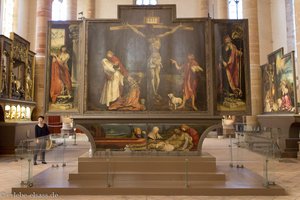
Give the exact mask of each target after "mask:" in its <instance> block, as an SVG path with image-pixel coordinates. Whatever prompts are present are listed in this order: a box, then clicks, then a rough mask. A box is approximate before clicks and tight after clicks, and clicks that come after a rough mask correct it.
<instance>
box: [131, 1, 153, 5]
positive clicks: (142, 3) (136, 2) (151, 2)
mask: <svg viewBox="0 0 300 200" xmlns="http://www.w3.org/2000/svg"><path fill="white" fill-rule="evenodd" d="M135 4H136V5H157V0H136V1H135Z"/></svg>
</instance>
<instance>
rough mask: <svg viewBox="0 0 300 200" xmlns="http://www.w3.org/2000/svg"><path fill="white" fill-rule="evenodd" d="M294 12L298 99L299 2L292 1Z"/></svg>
mask: <svg viewBox="0 0 300 200" xmlns="http://www.w3.org/2000/svg"><path fill="white" fill-rule="evenodd" d="M294 9H295V10H294V11H295V25H296V39H297V41H296V48H297V55H296V57H297V60H296V76H297V97H298V101H299V99H300V88H299V77H300V70H299V69H298V68H299V67H300V1H299V0H295V1H294Z"/></svg>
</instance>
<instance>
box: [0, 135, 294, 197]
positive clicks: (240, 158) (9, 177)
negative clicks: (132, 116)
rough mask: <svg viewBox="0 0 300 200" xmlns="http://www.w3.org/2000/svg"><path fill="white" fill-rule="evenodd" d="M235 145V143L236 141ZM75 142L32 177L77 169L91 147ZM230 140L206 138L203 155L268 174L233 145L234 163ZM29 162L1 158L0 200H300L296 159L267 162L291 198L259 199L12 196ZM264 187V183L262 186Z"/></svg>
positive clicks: (255, 156)
mask: <svg viewBox="0 0 300 200" xmlns="http://www.w3.org/2000/svg"><path fill="white" fill-rule="evenodd" d="M233 142H235V141H233ZM72 143H73V141H69V143H68V144H69V146H68V148H69V149H68V151H66V153H65V156H64V160H63V159H62V156H61V154H62V152H60V151H56V150H55V149H54V150H52V151H50V152H48V153H47V156H46V157H47V161H48V164H47V165H42V164H39V165H37V166H34V168H33V174H38V173H40V172H41V171H44V170H45V169H47V168H49V167H52V165H53V164H54V165H55V166H56V164H59V167H61V163H62V162H65V163H66V164H67V165H69V166H70V165H74V166H76V163H77V162H76V161H77V157H78V156H79V155H81V154H83V153H85V152H87V151H88V149H89V144H88V142H87V141H86V139H85V138H84V137H79V141H78V145H76V146H75V145H74V146H73V145H72ZM229 144H230V140H229V139H220V140H219V139H215V138H207V139H206V140H205V142H204V147H203V148H204V151H205V152H208V153H210V154H212V155H213V156H215V157H216V158H217V163H219V164H224V163H225V164H230V163H232V164H233V166H234V167H236V165H237V164H238V165H244V166H245V167H246V168H248V169H251V170H252V171H255V172H256V173H258V174H260V175H262V176H263V175H264V174H265V163H266V162H265V161H266V156H264V155H263V154H260V153H255V152H252V151H249V150H248V149H246V148H238V147H237V146H236V145H233V149H232V158H233V159H232V161H231V159H230V158H231V156H230V155H231V153H230V152H231V151H230V148H229ZM25 164H26V160H25V161H24V160H23V161H20V160H19V161H16V158H15V157H13V156H2V157H0V200H2V199H3V200H9V199H70V200H77V199H84V200H92V199H93V200H94V199H104V200H114V199H115V200H135V199H138V200H198V199H199V200H201V199H213V200H223V199H224V200H227V199H228V200H229V199H230V200H235V199H241V200H254V199H262V200H264V199H266V200H269V199H270V200H271V199H272V200H273V199H274V200H277V199H278V200H280V199H286V200H296V199H299V200H300V164H299V161H298V160H297V159H276V158H272V159H269V160H268V169H269V173H268V175H269V179H270V181H275V182H276V184H278V185H280V186H282V187H284V188H285V189H286V190H287V192H288V196H278V197H276V196H274V197H260V196H246V197H245V196H242V197H239V196H229V197H222V196H213V197H212V196H210V197H206V196H56V195H55V194H53V196H44V197H39V196H20V195H18V194H15V195H12V194H11V188H12V187H13V186H16V185H18V184H20V182H21V180H22V179H24V177H25V175H26V174H27V168H26V167H24V166H25ZM262 184H263V183H262Z"/></svg>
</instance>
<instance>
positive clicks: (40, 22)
mask: <svg viewBox="0 0 300 200" xmlns="http://www.w3.org/2000/svg"><path fill="white" fill-rule="evenodd" d="M51 10H52V0H38V1H37V6H36V42H35V52H36V66H35V67H36V68H35V77H34V78H35V81H34V82H35V100H36V102H37V105H36V112H35V113H34V114H35V115H40V114H43V112H44V106H45V105H44V99H45V95H48V94H45V92H44V89H45V82H44V81H45V62H46V59H45V56H46V55H45V54H46V42H47V37H46V35H47V29H48V21H49V20H51Z"/></svg>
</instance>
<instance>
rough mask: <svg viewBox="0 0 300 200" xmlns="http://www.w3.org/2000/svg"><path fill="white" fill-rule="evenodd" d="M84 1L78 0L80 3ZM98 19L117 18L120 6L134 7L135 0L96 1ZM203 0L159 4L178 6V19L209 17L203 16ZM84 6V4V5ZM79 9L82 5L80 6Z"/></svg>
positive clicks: (161, 0) (172, 0)
mask: <svg viewBox="0 0 300 200" xmlns="http://www.w3.org/2000/svg"><path fill="white" fill-rule="evenodd" d="M80 1H82V0H78V2H79V3H80ZM95 1H96V18H103V19H115V18H117V7H118V5H133V0H95ZM202 1H203V0H159V4H176V10H177V17H178V18H193V17H207V13H206V12H205V14H204V13H203V14H202V16H201V12H200V10H201V9H202V7H203V6H201V2H202ZM82 4H84V3H82ZM78 7H80V5H79V4H78Z"/></svg>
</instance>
